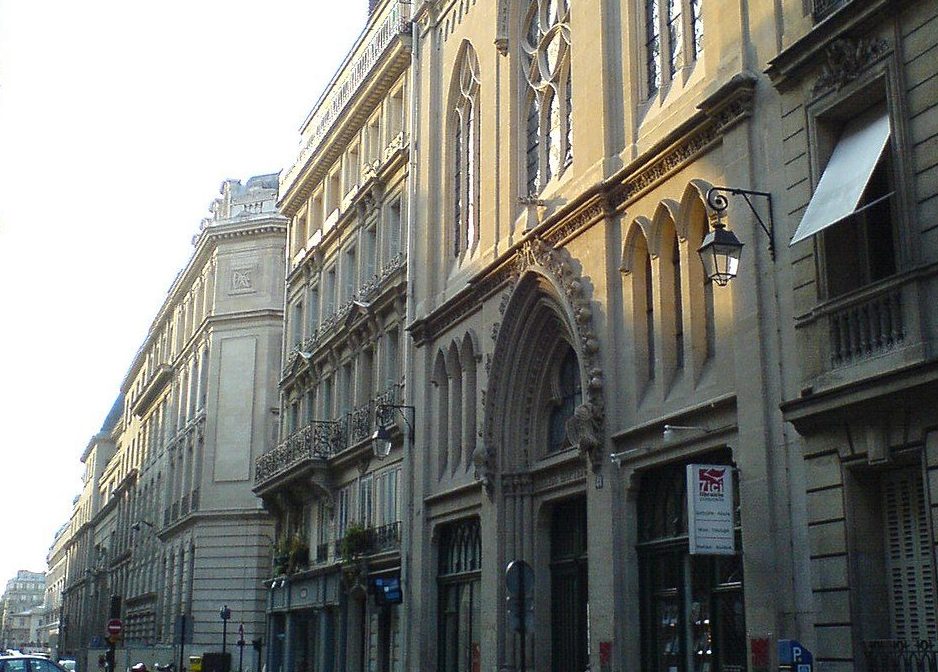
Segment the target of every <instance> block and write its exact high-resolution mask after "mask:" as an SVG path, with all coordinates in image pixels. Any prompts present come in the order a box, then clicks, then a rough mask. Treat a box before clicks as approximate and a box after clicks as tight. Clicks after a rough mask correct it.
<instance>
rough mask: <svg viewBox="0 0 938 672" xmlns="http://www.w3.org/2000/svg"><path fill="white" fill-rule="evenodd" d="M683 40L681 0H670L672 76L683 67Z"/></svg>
mask: <svg viewBox="0 0 938 672" xmlns="http://www.w3.org/2000/svg"><path fill="white" fill-rule="evenodd" d="M682 42H683V31H682V30H681V0H668V64H669V65H670V69H669V71H670V73H671V76H672V77H674V73H675V72H677V70H678V68H679V67H681V53H682V46H683V45H682Z"/></svg>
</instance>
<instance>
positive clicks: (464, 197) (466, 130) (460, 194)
mask: <svg viewBox="0 0 938 672" xmlns="http://www.w3.org/2000/svg"><path fill="white" fill-rule="evenodd" d="M453 99H454V102H453V108H452V116H451V121H450V123H451V128H452V136H451V137H452V160H453V164H452V166H453V173H452V180H453V181H452V194H453V253H454V255H455V256H456V257H457V258H458V257H459V256H460V255H462V254H463V253H465V252H467V251H471V250H472V248H473V247H474V246H475V244H476V241H477V239H478V230H479V227H478V222H477V219H476V217H477V214H476V213H477V211H478V208H477V207H476V197H477V196H476V193H477V186H476V183H477V181H478V174H477V173H478V170H477V166H478V163H479V162H478V145H477V141H476V138H477V137H478V124H479V114H478V107H479V61H478V59H477V58H476V54H475V51H474V50H473V48H472V46H471V45H469V44H468V43H467V44H466V45H465V47H464V49H463V53H462V56H461V58H460V62H459V67H458V68H457V70H456V81H455V86H454V92H453Z"/></svg>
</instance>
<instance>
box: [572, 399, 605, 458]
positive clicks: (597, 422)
mask: <svg viewBox="0 0 938 672" xmlns="http://www.w3.org/2000/svg"><path fill="white" fill-rule="evenodd" d="M566 429H567V440H568V441H570V444H571V445H573V446H576V447H577V448H579V449H580V452H581V453H583V454H584V455H585V456H587V457H589V458H590V462H592V463H593V464H596V462H597V456H596V455H595V454H594V453H596V451H597V450H599V449H600V448H601V447H602V437H601V432H602V418H601V416H600V417H597V415H596V414H595V413H594V412H593V407H592V404H590V403H589V402H587V403H585V404H580V405H579V406H577V407H576V410H574V411H573V417H571V418H570V419H569V420H567V426H566Z"/></svg>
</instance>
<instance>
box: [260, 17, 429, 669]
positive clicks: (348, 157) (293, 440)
mask: <svg viewBox="0 0 938 672" xmlns="http://www.w3.org/2000/svg"><path fill="white" fill-rule="evenodd" d="M409 18H410V16H409V5H408V4H406V3H403V2H398V1H397V0H385V1H384V2H377V3H373V5H372V7H371V8H370V13H369V16H368V19H367V25H366V27H365V28H364V30H363V31H362V33H361V35H360V37H359V38H358V40H357V41H356V43H355V44H354V45H353V46H352V48H351V49H350V51H349V52H348V54H347V56H346V58H345V60H344V62H343V64H342V65H341V67H340V68H339V70H338V72H337V73H336V74H335V76H334V78H333V80H332V82H331V83H330V84H329V86H328V87H327V88H326V90H325V91H323V93H322V95H321V96H320V99H319V102H318V103H317V104H316V106H315V107H314V108H313V110H312V111H311V112H310V114H309V115H308V117H307V118H306V120H305V121H304V122H303V124H302V127H301V129H300V135H301V139H300V151H299V154H298V156H297V158H296V161H295V162H294V164H293V165H292V166H291V167H289V168H288V169H286V170H285V171H284V173H283V174H282V175H281V179H280V194H281V196H280V208H281V211H282V212H283V214H284V216H286V217H287V218H289V221H290V223H289V235H288V237H289V250H288V254H287V259H286V263H287V270H286V320H285V326H284V348H283V352H284V358H283V369H282V371H281V376H280V409H281V410H280V442H279V444H278V445H277V446H276V448H274V449H273V450H272V451H270V452H269V453H267V454H265V455H263V456H262V457H260V458H259V459H258V460H257V462H256V466H255V473H254V492H255V493H256V494H257V495H258V496H259V497H261V499H262V500H263V502H264V506H265V508H266V509H267V510H268V511H270V512H271V513H272V514H273V515H274V517H275V518H276V539H275V543H274V546H275V550H274V568H273V571H272V573H271V575H270V577H269V580H268V581H267V582H266V585H267V586H268V587H269V596H268V604H267V617H268V633H269V636H268V642H269V648H268V658H267V661H268V669H272V670H290V671H296V672H308V671H312V670H316V671H329V670H331V671H334V672H339V671H340V670H359V669H375V670H404V669H407V668H405V667H402V659H401V647H402V637H401V631H402V627H403V626H402V609H403V607H401V606H398V604H397V603H398V602H400V591H399V587H400V581H401V570H402V555H401V541H402V529H401V495H402V488H403V483H402V480H403V479H402V469H401V464H402V459H403V457H404V455H405V454H406V453H407V449H406V448H405V447H404V444H405V443H406V442H407V437H408V436H409V435H410V430H409V429H408V427H412V426H413V422H414V419H413V413H412V409H408V408H406V406H407V403H408V402H407V400H406V394H405V389H406V386H405V365H404V361H405V350H404V346H403V343H404V328H405V326H406V316H407V305H408V302H407V272H408V256H407V247H406V245H407V240H406V237H405V231H406V228H405V222H406V218H407V216H408V210H407V208H408V205H407V203H408V199H409V183H408V167H409V154H408V148H409V141H408V134H409V119H408V115H407V114H406V111H407V110H408V109H409V100H410V96H411V91H410V83H409V78H408V67H409V64H410V23H409ZM379 429H380V430H381V432H380V437H378V438H377V440H376V438H375V434H376V432H378V431H379ZM386 588H387V590H385V589H386Z"/></svg>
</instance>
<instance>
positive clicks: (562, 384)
mask: <svg viewBox="0 0 938 672" xmlns="http://www.w3.org/2000/svg"><path fill="white" fill-rule="evenodd" d="M553 375H554V380H553V381H551V382H552V385H553V388H554V390H553V394H552V395H551V396H552V397H553V398H552V400H551V402H552V408H551V410H550V420H549V423H548V437H547V450H548V452H555V451H557V450H560V449H562V448H565V447H566V445H567V420H569V419H570V418H572V417H573V412H574V411H575V410H576V407H577V406H579V405H580V404H581V403H583V391H582V388H581V386H580V370H579V364H578V363H577V358H576V353H575V352H574V351H573V348H571V347H570V346H569V345H568V346H567V347H566V348H565V353H564V355H563V359H562V360H561V361H560V363H559V366H557V368H556V369H555V371H554V374H553Z"/></svg>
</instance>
